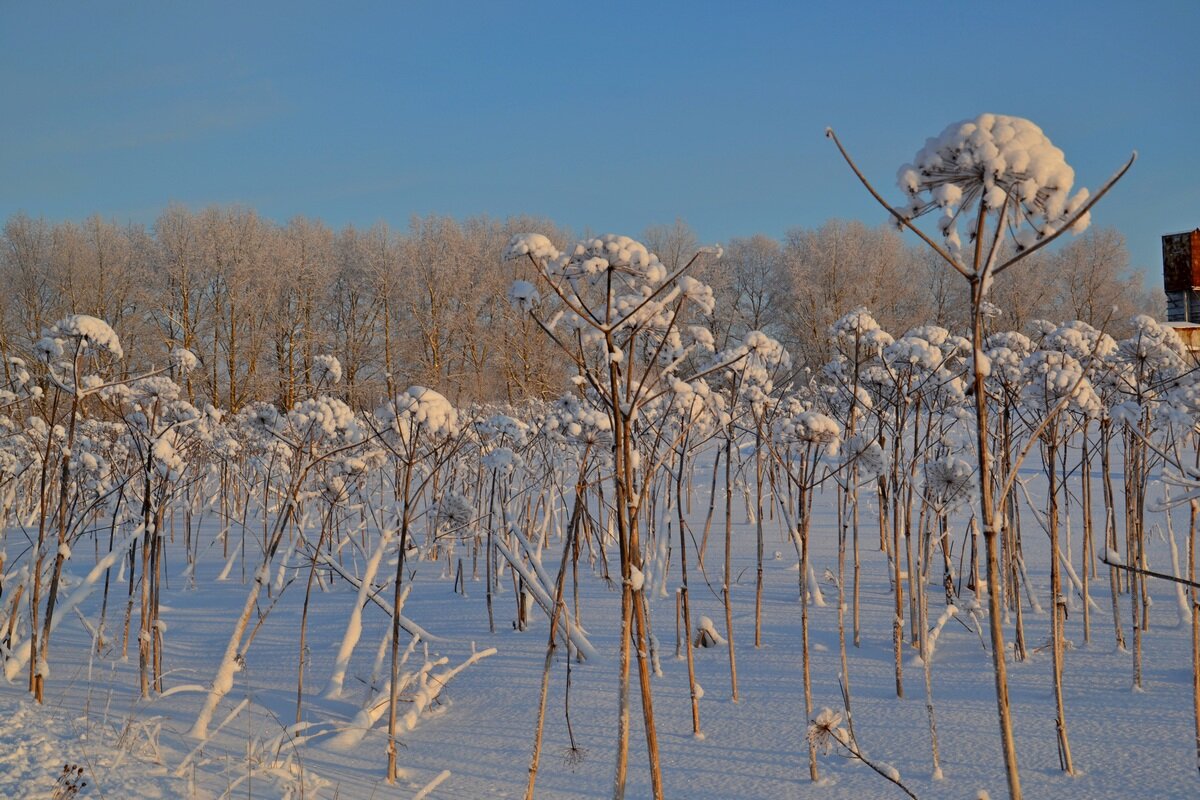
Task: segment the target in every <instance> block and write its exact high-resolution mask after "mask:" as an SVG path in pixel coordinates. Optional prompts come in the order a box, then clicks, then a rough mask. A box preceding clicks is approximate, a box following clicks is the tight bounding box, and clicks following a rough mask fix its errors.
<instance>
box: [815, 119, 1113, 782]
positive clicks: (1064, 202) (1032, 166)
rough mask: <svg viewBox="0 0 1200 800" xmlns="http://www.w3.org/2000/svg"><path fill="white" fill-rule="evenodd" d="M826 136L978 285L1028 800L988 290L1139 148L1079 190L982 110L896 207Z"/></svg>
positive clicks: (983, 476) (1005, 717)
mask: <svg viewBox="0 0 1200 800" xmlns="http://www.w3.org/2000/svg"><path fill="white" fill-rule="evenodd" d="M825 134H826V136H828V137H829V138H830V139H832V140H833V142H834V144H836V145H837V148H838V150H839V152H841V154H842V156H843V158H845V160H846V163H847V164H848V165H849V166H850V168H851V169H852V170H853V171H854V174H855V175H856V176H857V177H858V179H859V180H860V181H861V182H862V184H863V186H864V187H865V188H866V189H867V191H868V192H870V193H871V195H872V196H873V197H874V198H875V199H876V200H877V201H878V202H879V203H880V204H881V205H882V206H883V207H884V208H885V209H886V210H887V211H888V213H889V214H890V215H891V216H892V218H893V219H894V220H895V221H896V223H897V224H898V225H899V226H900V227H902V228H906V229H908V230H910V231H912V232H913V233H915V234H916V235H917V236H918V237H920V239H921V240H922V241H923V242H925V244H926V245H928V246H929V247H930V249H932V250H933V251H934V252H935V253H937V254H938V255H939V256H940V257H941V258H942V259H943V260H944V261H945V262H946V263H947V265H948V266H949V267H950V268H952V269H953V270H954V271H956V272H957V273H958V274H960V275H961V276H962V277H963V278H964V279H966V280H967V281H968V283H969V285H970V289H971V300H970V302H971V309H970V310H971V316H970V319H971V345H972V353H973V358H972V373H973V375H972V377H973V387H972V389H973V392H974V399H975V414H976V441H977V448H976V457H977V459H978V470H977V472H978V480H979V487H980V491H979V495H980V502H979V506H980V509H979V510H980V515H979V518H980V521H981V523H982V525H983V531H984V543H985V547H986V560H987V579H988V586H989V588H990V591H989V592H988V611H989V620H988V623H989V632H990V635H991V641H992V664H993V671H994V673H995V679H996V680H995V682H996V708H997V715H998V718H999V725H1000V734H1001V744H1002V747H1003V751H1004V764H1005V773H1006V777H1007V780H1008V790H1009V796H1010V798H1011V800H1019V798H1020V797H1021V781H1020V774H1019V770H1018V766H1017V751H1016V743H1015V741H1014V739H1013V726H1012V718H1011V710H1010V707H1009V702H1008V677H1007V668H1006V665H1005V663H1004V653H1005V647H1004V631H1003V627H1002V619H1001V609H1000V598H999V592H998V591H997V587H999V585H1000V574H999V560H1000V557H999V552H998V540H999V532H1000V525H999V524H998V520H997V514H996V511H997V508H996V502H995V498H994V497H993V488H994V487H993V475H992V469H993V466H992V457H991V453H990V450H989V441H988V403H987V390H986V385H985V380H986V378H987V375H988V366H987V362H986V359H985V357H984V355H983V346H984V329H983V323H984V318H985V316H986V313H985V312H986V311H988V310H989V306H990V304H988V303H987V295H988V290H989V289H990V287H991V284H992V281H993V279H994V278H995V277H996V276H998V275H1000V274H1001V273H1003V272H1004V271H1005V270H1007V269H1008V268H1009V267H1011V266H1012V265H1013V264H1015V263H1017V262H1018V261H1020V260H1021V259H1022V258H1025V257H1027V256H1028V255H1030V254H1031V253H1034V252H1036V251H1037V250H1039V249H1041V248H1043V247H1045V246H1046V245H1048V244H1050V243H1051V242H1053V241H1054V240H1055V239H1057V238H1058V237H1059V236H1060V235H1062V233H1063V232H1064V231H1066V230H1072V231H1074V232H1076V233H1077V232H1079V231H1080V230H1082V229H1083V228H1084V227H1086V226H1087V224H1088V220H1089V216H1088V215H1089V212H1090V211H1091V209H1092V207H1093V206H1094V205H1095V204H1096V203H1097V202H1098V201H1099V200H1100V198H1102V197H1103V196H1104V195H1105V194H1107V193H1108V191H1109V189H1111V188H1112V186H1113V185H1114V184H1115V183H1116V182H1117V181H1118V180H1120V178H1121V177H1122V176H1123V175H1124V174H1125V173H1126V172H1127V171H1128V170H1129V168H1130V167H1131V166H1132V165H1133V162H1134V160H1135V159H1136V158H1137V154H1136V153H1134V154H1133V155H1132V156H1130V158H1129V160H1128V161H1127V162H1126V163H1125V164H1124V166H1122V167H1121V169H1120V170H1118V172H1117V173H1116V174H1115V175H1113V177H1112V178H1110V179H1109V180H1108V182H1107V183H1105V184H1104V186H1103V187H1101V189H1100V190H1099V191H1097V192H1096V193H1095V194H1090V193H1088V192H1087V191H1086V190H1082V189H1080V190H1077V191H1075V192H1074V193H1072V190H1073V188H1074V186H1073V185H1074V179H1075V172H1074V170H1073V169H1072V168H1071V167H1070V166H1069V165H1068V164H1067V162H1066V158H1065V156H1064V154H1063V153H1062V151H1061V150H1059V149H1058V148H1057V147H1055V146H1054V145H1053V144H1051V142H1050V140H1049V138H1048V137H1047V136H1046V135H1045V133H1044V132H1043V131H1042V130H1041V128H1039V127H1038V126H1037V125H1035V124H1034V123H1032V122H1030V121H1028V120H1025V119H1021V118H1019V117H1011V116H1006V115H1002V114H981V115H979V116H978V117H976V118H975V119H968V120H964V121H962V122H957V123H954V124H951V125H949V126H947V127H946V128H945V129H944V130H943V132H942V133H941V135H939V136H938V137H936V138H933V139H929V140H928V141H927V142H926V144H925V146H924V147H922V148H921V150H919V151H918V153H917V155H916V157H915V159H914V160H913V162H912V163H911V164H907V165H905V166H904V167H901V169H900V171H899V183H900V187H901V188H902V189H903V190H904V191H905V193H906V194H907V196H908V201H907V203H906V205H904V206H898V207H893V206H892V205H891V204H889V203H888V202H887V201H886V200H884V199H883V197H882V196H881V195H880V194H879V192H878V191H876V189H875V188H874V187H873V186H872V185H871V183H870V182H869V181H868V180H867V178H866V177H865V176H864V175H863V174H862V172H861V171H860V170H859V168H858V166H857V165H856V164H855V163H854V160H853V159H852V158H851V157H850V155H849V153H848V152H847V151H846V149H845V148H844V147H843V146H842V143H841V142H840V141H839V140H838V138H837V135H836V134H835V133H834V132H833V129H832V128H827V129H826V131H825ZM935 208H939V209H941V210H942V216H941V222H940V223H939V224H938V226H937V228H938V230H937V232H936V234H935V236H931V235H929V234H928V233H926V232H925V231H923V230H922V229H921V228H919V227H917V225H916V220H917V218H918V217H919V216H920V215H921V214H923V213H926V212H928V211H931V210H933V209H935ZM964 211H965V213H966V214H967V216H968V219H967V220H966V226H965V227H966V234H967V241H966V243H964V242H963V240H962V234H961V233H960V232H959V226H958V222H959V218H960V215H961V214H962V213H963V212H964ZM935 237H936V238H935ZM938 238H940V239H941V242H940V243H939V241H937V239H938ZM1006 241H1007V242H1010V243H1011V245H1012V246H1013V248H1015V253H1013V254H1012V255H1010V256H1008V257H1007V258H1004V259H1003V260H1001V259H1002V254H1003V253H1004V252H1005V251H1006V249H1007V248H1005V247H1004V244H1005V242H1006ZM1014 468H1015V467H1014Z"/></svg>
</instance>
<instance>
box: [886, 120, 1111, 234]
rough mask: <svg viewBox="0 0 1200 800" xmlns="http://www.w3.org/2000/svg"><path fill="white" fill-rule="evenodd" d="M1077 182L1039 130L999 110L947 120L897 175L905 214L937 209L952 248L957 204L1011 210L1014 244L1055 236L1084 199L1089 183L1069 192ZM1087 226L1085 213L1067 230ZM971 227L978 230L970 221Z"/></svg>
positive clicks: (970, 228)
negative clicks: (905, 201) (904, 197)
mask: <svg viewBox="0 0 1200 800" xmlns="http://www.w3.org/2000/svg"><path fill="white" fill-rule="evenodd" d="M1074 182H1075V171H1074V170H1073V169H1072V168H1071V167H1070V166H1069V165H1068V164H1067V162H1066V159H1065V158H1064V157H1063V152H1062V150H1060V149H1058V148H1057V147H1055V146H1054V145H1053V144H1052V143H1051V142H1050V139H1049V138H1047V136H1046V134H1045V133H1043V132H1042V129H1041V128H1039V127H1038V126H1037V125H1034V124H1033V123H1032V122H1030V121H1029V120H1027V119H1022V118H1020V117H1010V116H1006V115H1004V114H981V115H980V116H978V117H976V118H975V119H969V120H963V121H961V122H955V123H953V124H951V125H949V126H947V127H946V129H945V130H944V131H942V133H941V134H940V135H939V136H936V137H934V138H931V139H928V140H926V142H925V146H924V147H923V148H921V150H920V151H919V152H918V153H917V155H916V157H915V158H914V159H913V162H912V163H911V164H905V165H904V166H902V167H901V168H900V170H899V172H898V173H897V183H898V185H899V186H900V188H901V189H902V190H903V191H904V192H905V193H906V194H907V195H908V197H909V201H910V207H909V210H908V212H907V213H908V215H909V217H910V218H912V217H917V216H920V215H922V214H924V213H926V212H928V211H931V210H933V209H935V208H937V209H941V210H942V212H943V215H944V216H943V219H944V220H945V223H944V224H943V225H942V235H943V236H944V237H945V239H946V242H947V244H949V245H950V246H951V247H952V248H953V249H957V248H958V247H959V246H961V242H960V241H959V235H958V227H957V224H956V223H955V222H954V220H956V219H957V215H958V212H959V210H960V209H963V208H972V209H974V208H975V207H976V206H978V205H979V204H980V203H982V205H983V208H984V211H985V212H986V213H988V214H995V213H998V212H999V210H1000V209H1001V208H1003V207H1005V206H1007V207H1008V208H1009V209H1010V217H1009V220H1010V222H1011V223H1012V225H1011V230H1012V231H1013V235H1014V240H1015V244H1016V246H1017V249H1018V250H1023V249H1027V248H1029V247H1031V246H1033V245H1034V244H1035V243H1036V242H1037V241H1038V240H1040V239H1042V238H1045V237H1047V236H1051V235H1053V234H1054V232H1055V231H1057V230H1059V229H1060V228H1061V227H1062V226H1063V225H1065V224H1067V222H1068V221H1070V220H1071V217H1073V216H1074V215H1075V214H1076V213H1077V212H1078V211H1079V210H1080V209H1081V208H1082V207H1083V205H1084V204H1085V203H1086V201H1087V197H1088V194H1087V190H1086V189H1080V190H1079V191H1077V192H1076V193H1075V194H1074V195H1072V194H1071V187H1072V184H1073V183H1074ZM1087 224H1088V219H1087V215H1086V214H1085V215H1083V216H1082V217H1080V218H1079V219H1078V220H1076V221H1074V222H1073V223H1072V226H1071V230H1072V232H1074V233H1079V232H1081V231H1082V230H1083V229H1084V228H1086V227H1087ZM968 230H971V231H974V230H975V225H974V224H973V221H972V222H968Z"/></svg>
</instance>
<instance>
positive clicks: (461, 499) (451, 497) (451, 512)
mask: <svg viewBox="0 0 1200 800" xmlns="http://www.w3.org/2000/svg"><path fill="white" fill-rule="evenodd" d="M434 507H435V510H436V511H437V516H438V518H439V520H440V521H441V524H442V525H444V526H445V527H446V528H449V529H450V530H458V529H460V528H465V527H466V526H467V525H470V524H471V520H473V519H475V507H474V506H473V505H471V501H470V500H468V499H467V497H466V495H463V494H460V493H458V492H446V494H444V495H442V497H441V499H440V500H438V501H437V502H436V503H435V504H434Z"/></svg>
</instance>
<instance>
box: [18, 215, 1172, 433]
mask: <svg viewBox="0 0 1200 800" xmlns="http://www.w3.org/2000/svg"><path fill="white" fill-rule="evenodd" d="M527 230H538V231H543V232H545V233H547V235H549V236H550V237H551V239H553V240H554V241H555V244H556V245H560V246H565V244H566V243H567V242H569V241H572V240H573V239H574V238H576V237H575V235H574V234H573V233H572V232H571V231H569V230H567V229H566V228H563V227H561V226H557V225H555V224H553V223H552V222H550V221H547V220H544V219H537V218H532V217H513V218H509V219H505V220H497V219H492V218H488V217H471V218H468V219H465V220H455V219H451V218H447V217H441V216H426V217H414V218H413V219H412V220H411V221H410V223H409V225H408V226H407V227H406V228H404V229H397V228H393V227H391V226H389V225H387V224H385V223H377V224H375V225H372V226H370V227H365V228H363V227H356V226H347V227H345V228H342V229H341V230H334V229H332V228H331V227H330V226H328V225H327V224H325V223H324V222H322V221H320V220H318V219H311V218H305V217H296V218H293V219H292V220H290V221H288V222H287V223H286V224H278V223H275V222H272V221H270V220H268V219H265V218H264V217H262V216H260V215H259V214H257V213H256V212H255V211H254V210H252V209H248V208H242V207H222V206H214V207H209V208H205V209H203V210H191V209H189V208H186V207H184V206H181V205H172V206H169V207H168V208H166V209H165V210H164V211H163V212H162V213H161V214H160V215H159V216H158V218H157V219H156V220H155V221H154V223H153V224H152V225H149V226H145V225H139V224H120V223H118V222H115V221H111V220H106V219H104V218H102V217H100V216H98V215H96V216H92V217H89V218H87V219H85V220H83V221H81V222H75V221H68V222H59V223H51V222H47V221H45V220H42V219H34V218H31V217H29V216H27V215H25V214H17V215H14V216H12V217H10V218H9V219H8V220H7V222H6V224H5V225H4V229H3V235H2V236H0V280H2V281H3V285H4V286H5V287H6V288H7V291H6V292H5V293H4V294H3V295H2V296H0V350H3V353H4V354H5V355H7V356H16V357H23V358H29V357H32V355H33V351H34V346H35V344H36V342H37V341H38V340H39V339H40V338H41V336H42V331H43V330H44V329H46V328H48V327H49V326H50V325H52V324H53V323H54V321H55V320H57V319H60V318H62V317H64V316H66V315H68V314H89V315H92V316H96V317H99V318H101V319H104V320H107V321H109V322H110V323H112V325H113V326H114V328H116V330H117V331H118V332H119V334H120V335H121V339H122V342H124V343H125V351H126V357H125V359H124V361H123V364H122V366H121V369H123V370H127V371H128V372H129V373H130V374H135V373H137V372H138V371H139V370H142V369H145V368H146V367H147V366H148V365H150V364H154V363H161V362H162V361H163V360H164V359H165V357H166V355H167V354H168V353H170V352H171V351H172V350H173V349H174V348H177V347H184V348H187V349H188V350H191V351H192V352H194V353H195V354H196V355H197V356H198V357H199V359H200V361H201V366H200V367H199V368H198V369H197V370H195V371H194V372H191V373H189V374H187V375H184V376H181V377H180V379H181V383H182V384H183V388H184V390H185V391H186V393H187V395H188V398H189V399H190V400H192V401H193V402H204V403H212V404H213V405H214V406H216V407H217V408H222V409H227V410H232V411H236V410H238V409H239V408H241V407H243V406H244V405H246V404H247V403H249V402H251V401H255V400H266V401H270V402H273V403H275V404H277V405H279V406H282V407H283V408H290V407H291V406H292V405H293V404H294V403H295V401H296V400H297V399H299V398H302V397H306V396H308V395H309V394H311V392H312V390H313V387H314V386H315V384H316V382H317V380H319V378H318V377H317V376H318V374H319V367H318V366H317V362H316V359H317V357H318V356H319V355H321V354H324V353H332V354H334V355H336V356H337V358H338V359H339V360H340V361H341V363H342V365H343V369H344V379H343V382H342V384H341V387H340V388H341V393H342V395H343V398H344V399H345V400H346V402H348V403H349V404H350V405H352V406H354V407H356V408H363V407H368V406H370V405H372V404H374V403H376V402H377V401H378V400H379V398H381V397H383V396H384V395H385V394H389V395H390V394H394V390H395V388H396V387H397V386H400V387H403V386H407V385H411V384H423V385H428V386H434V387H438V388H439V390H441V391H443V392H444V393H445V394H446V395H447V396H448V397H450V398H451V399H452V400H453V401H454V402H456V403H460V402H469V401H473V400H507V401H509V402H513V401H517V400H521V399H524V398H528V397H548V396H553V395H557V394H558V393H559V391H560V390H561V388H562V385H563V379H564V378H565V376H566V375H567V372H568V370H567V365H566V364H565V363H564V362H563V360H562V359H561V358H560V357H559V356H558V355H556V354H555V353H554V352H552V351H551V350H550V349H549V348H547V347H546V345H545V340H544V337H542V336H541V335H540V333H539V331H537V330H536V327H535V325H534V323H533V322H531V321H530V319H529V318H528V316H527V315H524V314H522V313H520V311H519V310H515V309H513V308H512V307H511V306H510V304H509V302H508V300H507V291H508V288H509V286H510V285H511V284H512V282H513V281H514V280H517V279H522V278H526V277H531V276H527V275H524V274H523V271H524V270H525V269H526V267H525V266H524V265H522V264H521V263H519V262H505V261H503V260H502V252H503V250H504V245H505V243H506V242H507V241H508V239H509V238H510V237H511V236H512V235H513V234H514V233H519V232H523V231H527ZM641 238H642V240H643V241H645V242H646V244H647V245H648V246H649V247H650V249H651V250H652V251H654V252H656V253H657V254H658V255H659V257H660V258H661V259H662V261H663V263H664V264H665V265H666V266H667V267H668V268H671V269H674V268H676V267H678V266H682V265H683V264H684V263H686V262H687V260H688V259H690V258H691V257H692V255H693V254H694V253H695V252H696V250H697V248H698V247H699V244H700V243H699V241H698V239H697V236H696V234H695V233H694V232H693V231H692V229H691V228H690V227H689V226H688V225H687V224H686V223H685V222H683V221H676V222H675V223H674V224H672V225H663V226H655V227H651V228H649V229H647V230H645V231H644V232H643V233H642V236H641ZM698 267H699V268H698V270H697V271H696V273H695V274H696V277H697V278H699V279H700V280H703V281H705V282H706V283H708V284H709V285H711V286H712V288H713V290H714V294H715V295H716V299H717V301H718V302H717V304H716V307H717V309H718V311H717V313H716V314H715V315H714V316H713V317H712V318H710V319H709V321H708V325H709V327H710V329H711V332H712V334H713V337H714V341H715V344H716V346H717V347H718V348H720V347H723V346H725V345H726V343H727V342H730V341H734V340H736V339H740V337H741V336H743V335H744V334H745V333H746V332H747V331H751V330H762V331H765V332H768V333H769V334H771V335H772V336H775V337H776V338H778V339H779V340H780V341H781V342H782V343H784V344H785V345H786V346H787V347H788V349H789V350H790V351H791V352H792V353H793V354H794V356H795V358H796V360H797V362H798V363H799V364H801V365H808V366H810V367H812V368H817V367H818V366H820V365H821V364H824V363H825V362H826V361H828V359H829V357H830V356H831V352H830V348H831V344H830V340H829V336H828V334H827V332H828V329H829V326H830V325H831V324H832V323H833V322H834V321H835V320H836V319H838V317H840V316H841V315H842V314H844V313H846V312H847V311H849V310H851V309H853V308H857V307H860V306H866V307H868V308H870V309H871V311H872V313H873V314H874V315H875V317H876V318H877V319H879V321H880V322H881V324H884V325H885V326H887V327H888V328H889V329H892V330H901V331H903V330H906V329H908V328H910V327H912V326H915V325H920V324H926V323H936V324H938V325H941V326H944V327H947V328H949V329H951V330H961V329H962V328H963V326H964V325H965V322H966V321H965V319H962V318H961V316H962V314H963V313H964V312H963V311H962V309H963V308H965V307H966V304H965V303H964V301H963V298H962V297H960V296H959V294H960V293H961V292H962V291H963V288H962V287H961V286H959V285H957V283H955V282H952V281H951V280H950V277H949V276H947V274H946V271H945V269H944V268H942V267H941V265H939V264H936V263H933V262H932V261H930V259H929V257H928V256H927V255H926V254H925V253H923V252H922V251H921V250H919V249H917V248H915V247H912V246H909V245H907V244H906V243H905V241H904V240H903V239H902V237H901V236H900V234H899V233H898V232H896V231H895V230H893V229H891V228H888V227H883V226H881V227H874V228H873V227H869V226H867V225H864V224H863V223H861V222H857V221H847V220H837V219H834V220H829V221H827V222H825V223H824V224H822V225H821V226H819V227H816V228H804V227H796V228H793V229H791V230H789V231H787V233H786V234H785V236H784V237H783V238H782V239H781V240H780V239H773V238H771V237H768V236H765V235H762V234H756V235H753V236H750V237H746V238H736V239H732V240H730V241H729V242H727V243H726V244H725V247H724V253H723V255H722V256H721V258H719V259H709V260H707V261H706V263H704V264H700V265H698ZM1033 276H1036V279H1035V278H1034V277H1033ZM992 300H993V302H994V303H995V305H996V307H997V308H996V310H995V312H994V313H998V314H1001V315H1002V317H1001V319H999V320H997V324H998V325H1002V326H1003V327H1006V328H1009V329H1017V330H1020V329H1023V328H1027V327H1028V326H1029V325H1030V324H1031V323H1033V321H1034V320H1036V319H1039V318H1045V319H1049V320H1051V321H1061V320H1065V319H1080V320H1083V321H1086V322H1088V323H1090V324H1092V325H1095V326H1097V327H1104V326H1105V325H1108V326H1109V330H1111V331H1112V332H1113V333H1114V334H1116V333H1119V332H1120V331H1119V329H1118V328H1119V325H1121V324H1124V321H1125V320H1128V319H1129V318H1130V317H1131V316H1133V315H1134V314H1136V313H1139V312H1148V313H1151V314H1157V312H1158V310H1159V307H1160V306H1161V305H1162V302H1161V298H1159V297H1157V296H1152V295H1150V294H1148V293H1147V292H1146V290H1145V289H1144V287H1143V281H1142V276H1141V275H1140V274H1138V273H1136V272H1132V271H1131V270H1130V265H1129V255H1128V251H1127V250H1126V247H1125V241H1124V238H1123V237H1122V235H1121V234H1120V233H1119V232H1117V231H1116V230H1113V229H1099V230H1094V231H1090V232H1088V233H1087V234H1085V235H1084V236H1082V237H1079V238H1078V239H1076V240H1074V241H1072V242H1071V243H1070V244H1068V245H1066V246H1064V247H1062V248H1060V249H1058V250H1056V251H1055V252H1052V253H1049V254H1046V255H1042V254H1038V257H1035V258H1030V259H1026V260H1025V261H1023V262H1021V264H1020V265H1019V266H1018V267H1017V268H1016V269H1014V270H1013V271H1012V273H1010V274H1009V275H1008V276H1006V280H1003V281H1001V282H999V283H998V285H997V286H996V288H995V290H994V292H993V295H992ZM5 368H6V369H8V368H9V365H8V362H7V361H6V362H5Z"/></svg>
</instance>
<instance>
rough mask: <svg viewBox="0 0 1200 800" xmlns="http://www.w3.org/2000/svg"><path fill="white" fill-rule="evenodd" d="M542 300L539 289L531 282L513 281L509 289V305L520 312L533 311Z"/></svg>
mask: <svg viewBox="0 0 1200 800" xmlns="http://www.w3.org/2000/svg"><path fill="white" fill-rule="evenodd" d="M541 299H542V296H541V295H540V294H538V290H537V287H535V286H534V285H533V284H532V283H530V282H529V281H513V284H512V286H510V287H509V288H508V303H509V305H511V306H512V307H513V308H515V309H518V310H520V311H526V312H528V311H532V310H533V309H534V308H535V307H536V306H537V304H538V303H539V302H541Z"/></svg>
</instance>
